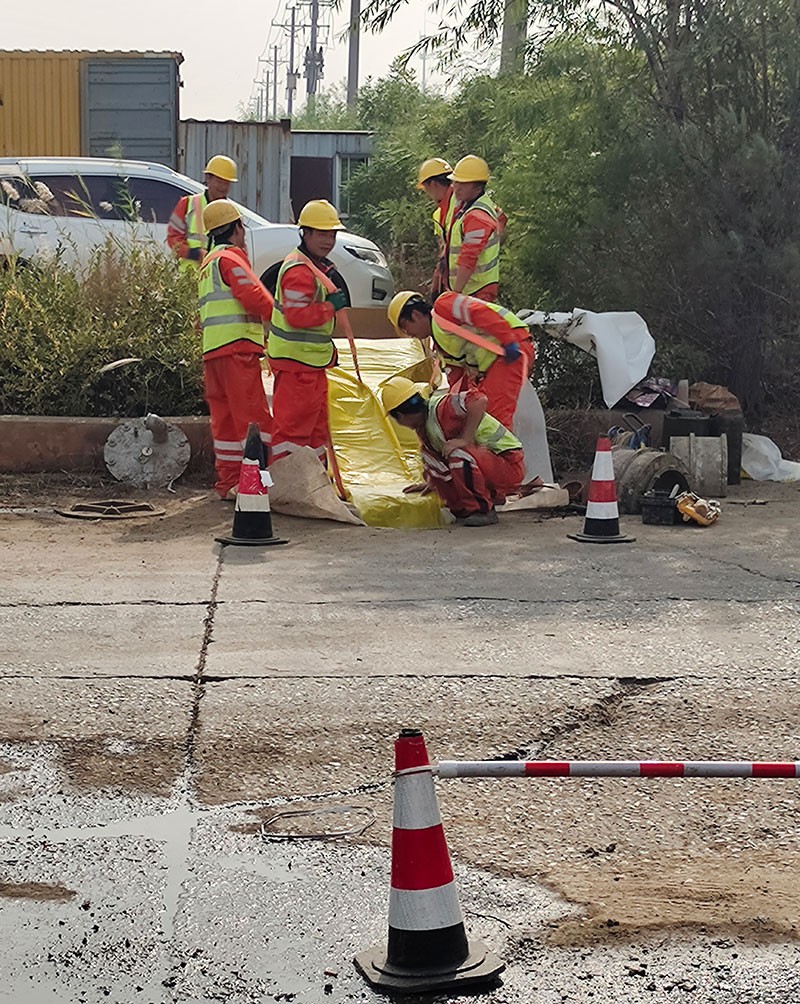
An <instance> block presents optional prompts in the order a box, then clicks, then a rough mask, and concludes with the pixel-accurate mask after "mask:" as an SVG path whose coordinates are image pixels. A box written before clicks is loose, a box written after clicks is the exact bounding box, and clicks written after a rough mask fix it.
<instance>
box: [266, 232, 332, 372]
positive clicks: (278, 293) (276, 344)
mask: <svg viewBox="0 0 800 1004" xmlns="http://www.w3.org/2000/svg"><path fill="white" fill-rule="evenodd" d="M303 264H305V257H304V256H303V255H302V254H301V253H300V252H299V251H292V252H291V253H290V254H288V255H287V256H286V258H284V261H283V265H281V270H280V272H279V273H278V285H277V286H276V288H275V306H274V307H273V309H272V323H271V325H270V329H269V343H268V349H267V351H268V354H269V358H270V359H293V360H294V361H295V362H298V363H303V364H304V365H305V366H314V367H315V368H317V369H325V368H326V367H328V366H330V364H331V363H332V362H333V359H334V352H335V349H334V345H333V342H332V340H331V339H332V337H333V329H334V326H335V324H336V318H335V316H334V317H331V319H330V320H329V321H326V322H325V324H321V325H320V326H319V327H317V328H293V327H292V326H291V324H289V322H288V321H287V320H286V315H285V313H284V309H283V308H284V305H285V299H284V292H283V287H282V286H281V280H282V279H283V277H284V275H286V273H287V272H288V271H289V269H290V268H294V267H295V266H297V265H303ZM314 284H315V289H314V303H322V302H323V301H324V299H325V296H326V295H327V291H326V289H325V287H324V286H323V285H322V283H321V282H320V281H319V279H317V278H316V276H315V277H314Z"/></svg>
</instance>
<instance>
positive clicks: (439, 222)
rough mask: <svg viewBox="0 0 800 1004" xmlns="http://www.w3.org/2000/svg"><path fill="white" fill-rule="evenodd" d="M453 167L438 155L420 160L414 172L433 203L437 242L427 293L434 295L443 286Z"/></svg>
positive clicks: (452, 212)
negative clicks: (437, 246) (435, 256)
mask: <svg viewBox="0 0 800 1004" xmlns="http://www.w3.org/2000/svg"><path fill="white" fill-rule="evenodd" d="M452 170H453V168H452V167H451V166H450V164H448V162H447V161H446V160H443V159H442V158H441V157H430V158H429V159H428V160H426V161H424V162H423V163H422V164H421V165H420V168H419V172H418V175H417V188H418V189H419V191H421V192H424V193H425V194H426V195H427V196H428V198H429V199H430V200H431V201H432V202H434V203H435V204H436V209H435V210H434V212H433V230H434V233H435V234H436V240H437V242H438V244H439V259H438V261H437V262H436V269H435V271H434V273H433V279H432V281H431V296H433V297H437V296H438V295H439V293H443V292H444V291H445V290H446V289H447V288H448V285H447V273H448V268H447V242H448V240H449V237H450V227H451V226H452V223H453V216H454V215H455V211H456V204H457V201H458V200H457V199H456V196H455V192H454V191H453V183H452V182H451V181H450V174H451V172H452Z"/></svg>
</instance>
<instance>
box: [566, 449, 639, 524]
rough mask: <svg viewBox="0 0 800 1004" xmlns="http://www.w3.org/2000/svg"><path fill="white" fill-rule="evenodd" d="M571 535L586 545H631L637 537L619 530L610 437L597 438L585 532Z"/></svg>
mask: <svg viewBox="0 0 800 1004" xmlns="http://www.w3.org/2000/svg"><path fill="white" fill-rule="evenodd" d="M567 536H568V537H569V538H570V539H572V540H578V541H580V542H581V543H582V544H631V543H633V541H634V540H636V538H635V537H628V536H626V535H625V534H624V533H620V532H619V507H618V506H617V487H616V483H615V481H614V460H613V458H612V456H611V440H610V439H609V438H608V436H598V437H597V450H596V452H595V455H594V467H593V468H592V481H591V484H590V485H589V498H588V499H587V502H586V519H585V521H584V524H583V533H568V534H567Z"/></svg>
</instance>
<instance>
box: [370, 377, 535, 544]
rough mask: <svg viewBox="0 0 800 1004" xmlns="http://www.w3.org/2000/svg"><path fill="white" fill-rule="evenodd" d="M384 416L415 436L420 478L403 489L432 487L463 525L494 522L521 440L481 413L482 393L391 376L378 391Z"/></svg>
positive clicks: (519, 465) (518, 472)
mask: <svg viewBox="0 0 800 1004" xmlns="http://www.w3.org/2000/svg"><path fill="white" fill-rule="evenodd" d="M381 394H382V397H381V399H382V402H383V408H384V411H385V412H386V414H387V415H391V417H392V418H393V419H394V420H395V421H396V422H397V423H399V424H400V425H403V426H405V427H406V428H407V429H413V430H414V432H416V434H417V435H418V436H419V440H420V444H421V453H422V464H423V469H424V473H425V481H424V482H423V483H422V484H419V485H410V486H409V487H408V488H406V489H405V491H406V492H415V491H420V492H429V491H435V492H436V493H437V495H438V496H439V498H440V499H441V500H442V502H444V504H445V505H446V506H447V508H448V509H449V510H450V512H452V514H453V515H454V516H455V517H456V519H460V520H463V522H464V526H489V525H490V524H492V523H496V522H497V511H496V508H495V507H496V506H498V505H502V503H503V502H505V500H506V496H507V495H509V494H511V493H512V492H513V491H515V490H516V489H517V486H518V485H519V483H520V482H521V481H522V478H523V474H524V470H525V464H524V457H523V452H522V444H521V443H520V441H519V440H518V439H517V438H516V436H514V434H513V433H511V432H509V430H508V429H507V428H506V427H505V426H504V425H501V424H500V422H498V421H497V419H496V418H493V417H492V415H490V414H487V411H486V397H485V396H484V395H483V394H481V393H480V391H478V390H476V389H475V388H474V387H470V388H469V389H468V390H465V391H462V392H461V393H459V394H451V393H449V392H447V391H437V392H435V393H434V394H432V395H431V396H430V397H429V395H430V389H429V388H428V387H427V386H424V385H420V384H415V383H412V381H411V380H407V379H406V378H405V377H392V378H391V379H390V380H388V381H387V382H386V384H385V385H384V387H383V390H382V392H381Z"/></svg>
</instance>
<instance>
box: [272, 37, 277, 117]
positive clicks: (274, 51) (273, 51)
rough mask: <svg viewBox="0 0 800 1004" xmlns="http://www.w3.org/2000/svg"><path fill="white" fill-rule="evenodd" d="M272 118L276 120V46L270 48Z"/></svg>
mask: <svg viewBox="0 0 800 1004" xmlns="http://www.w3.org/2000/svg"><path fill="white" fill-rule="evenodd" d="M272 118H273V120H274V121H277V119H278V46H277V45H273V46H272Z"/></svg>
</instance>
